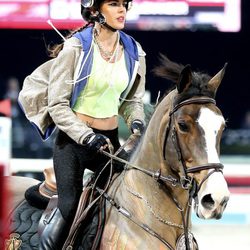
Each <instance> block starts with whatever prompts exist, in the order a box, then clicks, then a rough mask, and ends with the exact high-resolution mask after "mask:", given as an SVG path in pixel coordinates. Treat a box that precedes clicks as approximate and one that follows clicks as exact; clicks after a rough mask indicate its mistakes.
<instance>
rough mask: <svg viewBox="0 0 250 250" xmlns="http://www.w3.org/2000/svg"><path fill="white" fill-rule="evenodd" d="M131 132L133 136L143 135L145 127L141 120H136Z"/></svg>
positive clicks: (132, 124)
mask: <svg viewBox="0 0 250 250" xmlns="http://www.w3.org/2000/svg"><path fill="white" fill-rule="evenodd" d="M130 129H131V132H132V133H133V134H139V135H142V134H143V132H144V130H145V125H144V123H143V122H142V121H140V120H134V121H133V122H132V123H131V127H130Z"/></svg>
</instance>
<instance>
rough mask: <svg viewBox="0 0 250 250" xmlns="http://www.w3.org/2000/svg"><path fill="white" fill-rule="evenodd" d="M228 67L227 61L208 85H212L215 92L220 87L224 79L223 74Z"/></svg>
mask: <svg viewBox="0 0 250 250" xmlns="http://www.w3.org/2000/svg"><path fill="white" fill-rule="evenodd" d="M226 67H227V63H225V65H224V67H223V69H221V70H220V71H219V72H218V73H217V74H216V75H215V76H214V77H213V78H212V79H211V80H210V81H209V82H208V87H210V88H211V89H212V90H213V92H214V93H216V91H217V89H218V87H219V86H220V83H221V81H222V79H223V76H224V74H225V70H226Z"/></svg>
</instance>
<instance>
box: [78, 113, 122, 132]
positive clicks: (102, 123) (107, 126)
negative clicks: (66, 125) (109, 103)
mask: <svg viewBox="0 0 250 250" xmlns="http://www.w3.org/2000/svg"><path fill="white" fill-rule="evenodd" d="M75 114H76V116H77V117H78V118H79V119H81V120H82V121H83V122H85V123H86V124H87V126H88V127H90V128H95V129H99V130H112V129H115V128H117V127H118V117H117V116H116V115H115V116H112V117H107V118H95V117H91V116H88V115H85V114H81V113H78V112H75Z"/></svg>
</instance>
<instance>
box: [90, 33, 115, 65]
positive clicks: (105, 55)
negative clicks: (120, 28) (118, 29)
mask: <svg viewBox="0 0 250 250" xmlns="http://www.w3.org/2000/svg"><path fill="white" fill-rule="evenodd" d="M94 39H95V42H96V44H97V46H98V49H99V51H100V53H101V55H102V56H103V58H104V59H105V60H110V59H111V58H112V57H113V56H114V54H117V53H118V52H119V40H120V39H119V33H117V38H116V41H115V44H114V47H113V49H112V51H107V50H105V48H104V47H103V45H101V43H100V41H99V40H98V31H97V30H96V29H95V30H94Z"/></svg>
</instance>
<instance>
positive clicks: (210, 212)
mask: <svg viewBox="0 0 250 250" xmlns="http://www.w3.org/2000/svg"><path fill="white" fill-rule="evenodd" d="M162 62H163V65H162V66H160V67H158V68H156V70H155V72H156V73H157V75H159V76H162V77H164V78H167V79H169V80H172V81H173V82H175V83H176V89H175V90H173V91H172V92H170V94H169V95H168V96H166V97H165V98H164V99H163V100H162V102H161V103H160V105H161V106H162V105H164V102H165V103H166V105H167V104H168V105H170V108H169V109H167V110H168V112H167V113H168V114H167V118H166V119H165V120H166V122H165V124H164V123H163V124H164V126H163V125H162V126H161V129H160V131H165V135H164V138H162V139H161V145H162V152H163V158H164V161H165V163H166V164H165V165H166V166H170V167H171V169H172V171H173V173H174V174H176V175H177V176H178V178H179V179H180V183H181V185H182V187H183V188H186V189H189V190H190V192H191V193H192V196H193V198H195V209H196V213H197V215H198V216H199V217H200V218H204V219H210V218H216V219H219V218H221V216H222V213H223V211H224V209H225V207H226V204H227V201H228V199H229V190H228V186H227V183H226V181H225V178H224V176H223V173H222V169H223V165H222V164H221V163H220V159H219V151H220V139H221V135H222V131H223V129H224V127H225V120H224V118H223V115H222V113H221V111H220V109H219V108H218V107H217V106H216V103H215V100H214V98H215V95H216V91H217V89H218V87H219V85H220V83H221V80H222V78H223V75H224V71H225V67H224V68H223V69H222V70H221V71H220V72H219V73H218V74H216V75H215V76H214V77H212V78H211V77H210V76H209V75H207V74H204V73H200V72H192V71H191V67H190V65H187V66H185V67H184V66H183V65H179V64H176V63H173V62H171V61H170V60H169V59H167V58H166V57H164V56H163V57H162ZM169 100H171V101H169ZM161 137H162V135H161Z"/></svg>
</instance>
